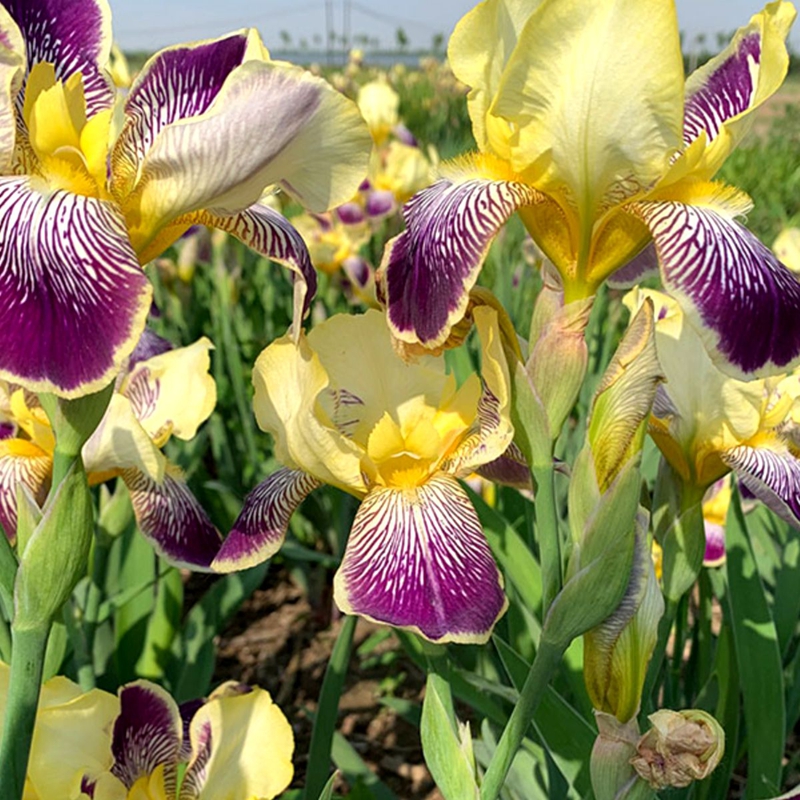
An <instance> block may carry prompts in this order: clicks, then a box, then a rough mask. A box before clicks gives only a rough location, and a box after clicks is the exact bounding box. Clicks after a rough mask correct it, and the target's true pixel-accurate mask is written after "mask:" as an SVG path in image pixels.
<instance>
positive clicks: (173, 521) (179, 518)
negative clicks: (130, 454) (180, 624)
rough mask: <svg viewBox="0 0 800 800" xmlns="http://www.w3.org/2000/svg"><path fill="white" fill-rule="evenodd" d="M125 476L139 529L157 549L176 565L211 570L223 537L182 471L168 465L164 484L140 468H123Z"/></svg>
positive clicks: (203, 570) (200, 570)
mask: <svg viewBox="0 0 800 800" xmlns="http://www.w3.org/2000/svg"><path fill="white" fill-rule="evenodd" d="M122 478H123V480H124V481H125V484H126V485H127V487H128V491H129V492H130V495H131V503H132V504H133V510H134V513H135V514H136V520H137V522H138V523H139V530H141V532H142V534H143V535H144V536H145V538H146V539H147V540H148V541H149V542H150V544H152V545H153V548H154V549H155V551H156V552H157V553H158V554H159V555H161V556H163V557H164V558H166V559H167V561H169V562H170V563H171V564H173V565H175V566H178V567H188V568H189V569H192V570H195V571H197V572H205V571H209V570H210V569H211V562H212V561H213V560H214V557H215V556H216V555H217V552H218V551H219V546H220V542H221V538H220V535H219V532H218V531H217V529H216V528H215V527H214V525H213V524H212V522H211V520H210V519H209V518H208V515H207V514H206V512H205V511H204V510H203V508H202V506H201V505H200V503H199V502H198V501H197V498H196V497H195V496H194V495H193V494H192V492H191V491H190V489H189V487H188V486H187V485H186V483H185V481H184V480H183V478H182V476H181V475H180V473H179V471H178V470H176V469H175V468H174V467H170V466H169V465H168V466H167V472H166V474H165V475H164V480H163V481H162V482H161V483H157V482H156V481H154V480H152V479H150V478H149V477H148V476H147V475H145V474H144V473H143V472H140V471H139V470H136V469H126V470H123V472H122Z"/></svg>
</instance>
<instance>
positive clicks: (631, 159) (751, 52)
mask: <svg viewBox="0 0 800 800" xmlns="http://www.w3.org/2000/svg"><path fill="white" fill-rule="evenodd" d="M794 15H795V12H794V8H793V6H792V5H791V4H790V3H787V2H780V0H779V1H778V2H773V3H770V4H769V5H768V6H767V7H766V8H765V9H764V10H763V11H762V12H761V13H759V14H756V15H755V16H754V17H753V18H752V19H751V21H750V23H749V24H748V25H746V26H745V27H743V28H741V29H740V30H739V31H738V32H737V33H736V35H735V36H734V38H733V40H732V42H731V43H730V45H729V46H728V47H727V48H726V49H725V50H724V51H723V52H722V53H720V54H719V55H718V56H716V57H715V58H713V59H712V60H711V61H709V62H708V63H707V64H706V65H704V66H703V67H701V68H700V69H699V70H697V71H696V72H695V73H693V74H692V75H691V76H690V77H689V78H688V80H686V81H685V82H684V75H683V61H682V56H681V48H680V39H679V34H678V23H677V18H676V14H675V8H674V3H673V2H672V0H599V1H598V0H557V1H556V0H543V2H537V0H523V1H522V2H512V0H485V2H483V3H480V4H479V5H478V6H476V7H475V8H474V9H473V10H472V11H470V12H469V13H468V14H467V15H466V16H465V17H464V18H463V19H462V20H461V21H460V22H459V24H458V25H457V27H456V29H455V31H454V33H453V35H452V37H451V39H450V45H449V59H450V63H451V64H452V67H453V71H454V72H455V74H456V76H457V77H458V78H459V79H460V80H461V81H463V82H464V83H465V84H467V85H468V86H469V87H470V92H469V96H468V107H469V113H470V117H471V119H472V130H473V133H474V135H475V140H476V142H477V145H478V152H477V153H474V154H472V155H468V156H464V157H461V158H459V159H457V160H455V161H452V162H450V163H448V164H444V165H442V166H441V168H440V174H441V179H440V180H438V181H437V182H436V183H435V184H434V185H432V186H431V187H430V188H428V189H425V190H424V191H422V192H420V193H419V194H417V195H416V196H415V197H414V198H413V199H412V200H411V201H410V202H409V203H408V204H407V205H406V208H405V218H406V226H407V227H406V231H405V232H403V233H402V234H401V235H400V236H399V237H397V238H395V239H394V240H393V241H392V243H391V244H390V246H389V247H388V248H387V250H386V252H385V254H384V260H383V264H382V266H381V271H380V285H381V287H382V288H381V291H382V294H383V296H384V299H385V303H386V306H387V310H388V315H389V321H390V325H391V328H392V332H393V334H394V335H395V336H396V337H397V338H398V339H400V340H402V341H405V342H409V343H415V342H421V343H422V344H424V345H425V346H427V347H429V348H436V347H438V346H439V345H441V344H442V343H443V342H445V341H446V339H447V336H448V333H449V331H450V328H451V327H452V326H453V325H454V324H455V323H456V322H457V321H458V320H459V319H460V318H461V317H462V316H463V313H464V310H465V308H466V305H467V302H468V294H469V291H470V289H471V288H472V286H473V285H474V283H475V281H476V279H477V277H478V272H479V270H480V268H481V265H482V263H483V260H484V258H485V256H486V252H487V250H488V248H489V245H490V243H491V241H492V239H493V237H494V236H495V234H496V233H497V232H498V230H499V229H500V228H501V227H502V226H503V224H504V223H505V222H506V220H507V219H508V218H509V217H510V216H511V215H512V214H513V213H514V212H519V215H520V216H521V218H522V221H523V222H524V223H525V226H526V227H527V229H528V231H529V232H530V234H531V236H532V237H533V239H534V240H535V242H536V243H537V244H538V245H539V246H540V247H541V249H542V250H543V251H544V253H545V254H546V255H547V256H548V258H549V259H550V260H551V261H552V262H553V263H554V264H555V266H556V268H557V269H558V272H559V273H560V275H561V278H562V281H563V284H564V292H565V299H566V301H567V302H570V301H572V300H576V299H580V298H583V297H590V296H592V295H593V294H594V293H595V292H596V290H597V288H598V286H599V285H600V284H601V282H602V281H603V280H605V279H606V278H608V277H609V276H610V275H612V273H614V272H615V271H617V270H619V269H620V268H621V267H623V266H624V265H626V264H627V263H628V262H630V261H631V259H633V258H634V257H635V256H637V255H639V254H642V258H641V260H642V261H646V260H647V258H646V256H647V248H648V245H649V244H651V243H652V244H654V248H655V254H654V255H655V256H657V262H658V264H659V266H660V271H661V278H662V281H663V284H664V286H665V287H666V289H667V290H668V291H669V292H670V293H671V294H673V295H674V296H675V297H677V298H678V299H679V301H680V302H681V305H682V306H683V307H684V309H685V311H686V313H687V315H688V317H689V320H690V322H691V324H692V325H693V326H695V327H696V328H697V329H698V330H699V331H700V332H701V333H702V339H703V342H704V344H705V345H706V346H707V348H708V349H709V351H710V352H712V353H714V357H715V359H718V360H719V361H720V363H724V364H727V365H728V369H729V370H730V371H731V373H732V374H751V373H763V374H766V373H769V372H776V371H781V370H785V369H786V368H787V367H788V365H790V364H791V363H792V362H793V361H795V360H796V358H797V357H798V355H799V354H800V284H798V282H797V280H796V279H795V277H794V276H793V275H792V274H791V273H790V272H789V271H788V270H787V269H786V268H785V267H784V266H783V265H782V264H781V263H780V262H779V261H778V260H777V259H776V258H775V256H774V255H773V254H772V253H771V252H770V251H769V250H768V249H767V248H766V247H765V246H764V245H762V244H761V243H760V242H759V241H758V240H757V239H756V238H755V237H754V236H753V235H752V234H751V233H750V232H748V231H747V230H746V229H745V228H744V227H743V226H742V225H741V224H740V223H739V222H737V221H736V218H737V217H740V216H741V215H742V214H744V213H745V212H746V211H747V210H748V208H749V202H750V201H749V199H748V198H747V197H746V196H745V195H743V194H742V193H740V192H738V191H737V190H735V189H732V188H730V187H726V186H724V185H721V184H719V183H714V182H712V181H711V178H712V177H713V175H714V174H715V173H716V171H717V170H718V169H719V167H720V166H721V165H722V163H723V161H724V160H725V158H726V157H727V155H728V154H729V153H730V152H731V150H732V149H733V148H734V147H735V146H736V145H737V144H738V143H739V141H740V140H741V139H742V137H743V135H744V134H745V132H746V130H747V127H748V123H749V122H750V118H751V113H752V111H753V110H754V109H755V108H757V107H758V106H759V105H760V104H761V103H762V102H764V100H765V99H766V98H768V97H769V96H770V95H771V94H772V93H773V92H774V91H775V90H776V89H777V88H778V87H779V86H780V84H781V82H782V80H783V78H784V76H785V74H786V71H787V66H788V55H787V52H786V47H785V45H784V39H785V37H786V34H787V32H788V29H789V27H790V25H791V23H792V20H793V18H794ZM644 31H647V32H649V34H648V35H645V34H644V33H643V32H644ZM642 251H645V252H644V253H642ZM650 252H651V253H652V251H650ZM755 326H758V329H757V330H755Z"/></svg>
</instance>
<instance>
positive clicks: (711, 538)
mask: <svg viewBox="0 0 800 800" xmlns="http://www.w3.org/2000/svg"><path fill="white" fill-rule="evenodd" d="M703 527H704V529H705V533H706V549H705V552H704V553H703V566H704V567H718V566H720V565H721V564H722V563H724V561H725V526H724V525H720V524H719V523H717V522H709V521H708V520H703Z"/></svg>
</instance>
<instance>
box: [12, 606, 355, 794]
mask: <svg viewBox="0 0 800 800" xmlns="http://www.w3.org/2000/svg"><path fill="white" fill-rule="evenodd" d="M356 619H357V617H355V616H347V617H345V618H344V622H343V623H342V628H341V630H340V631H339V635H338V636H337V637H336V644H335V645H334V646H333V652H332V653H331V657H330V661H328V666H327V668H326V670H325V677H324V678H323V679H322V689H321V691H320V695H319V708H318V709H317V714H316V717H315V719H314V731H313V733H312V734H311V746H310V747H309V749H308V771H307V773H306V786H305V789H304V790H303V800H317V798H318V797H319V795H320V793H321V792H322V789H323V788H324V786H325V782H326V781H327V780H328V772H329V771H330V764H331V744H332V742H333V733H334V731H335V730H336V712H337V710H338V708H339V698H340V697H341V694H342V689H343V688H344V679H345V676H346V675H347V665H348V663H349V662H350V649H351V648H352V646H353V634H354V633H355V630H356ZM0 796H1V795H0Z"/></svg>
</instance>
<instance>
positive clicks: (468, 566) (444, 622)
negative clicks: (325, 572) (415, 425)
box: [334, 473, 508, 643]
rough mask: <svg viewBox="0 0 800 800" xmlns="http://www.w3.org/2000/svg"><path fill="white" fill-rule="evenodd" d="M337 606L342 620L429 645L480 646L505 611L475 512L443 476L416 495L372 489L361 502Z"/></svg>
mask: <svg viewBox="0 0 800 800" xmlns="http://www.w3.org/2000/svg"><path fill="white" fill-rule="evenodd" d="M334 598H335V600H336V604H337V605H338V606H339V608H340V609H341V610H342V611H343V612H344V613H346V614H360V615H362V616H365V617H368V618H369V619H372V620H375V621H376V622H382V623H386V624H388V625H395V626H397V627H399V628H410V629H412V630H415V631H419V633H421V634H422V635H423V636H424V637H425V638H426V639H430V640H431V641H433V642H473V643H482V642H485V641H487V639H488V638H489V636H490V635H491V632H492V628H493V627H494V625H495V623H496V622H497V620H498V619H499V618H500V616H501V615H502V614H503V613H504V611H505V610H506V607H507V605H508V601H507V599H506V597H505V595H504V593H503V580H502V577H501V575H500V572H499V571H498V569H497V566H496V565H495V562H494V559H493V558H492V554H491V551H490V550H489V546H488V544H487V543H486V539H485V538H484V535H483V531H482V529H481V525H480V522H479V521H478V516H477V514H476V513H475V509H474V508H473V507H472V504H471V503H470V501H469V498H468V497H467V495H466V493H465V492H464V490H463V489H462V488H461V486H460V485H459V484H458V482H457V481H456V480H455V479H454V478H452V477H450V476H449V475H444V474H441V473H439V474H438V475H435V476H433V477H432V478H431V479H430V480H429V481H428V482H427V483H425V484H423V485H422V486H419V487H417V488H416V489H415V490H405V491H403V490H397V489H384V488H375V489H373V490H372V491H371V492H370V493H369V494H368V495H367V496H366V498H365V499H364V502H363V503H362V504H361V507H360V508H359V509H358V512H357V513H356V518H355V520H354V522H353V528H352V530H351V531H350V539H349V541H348V542H347V548H346V550H345V554H344V559H343V560H342V565H341V567H340V568H339V571H338V572H337V573H336V577H335V579H334Z"/></svg>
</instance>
